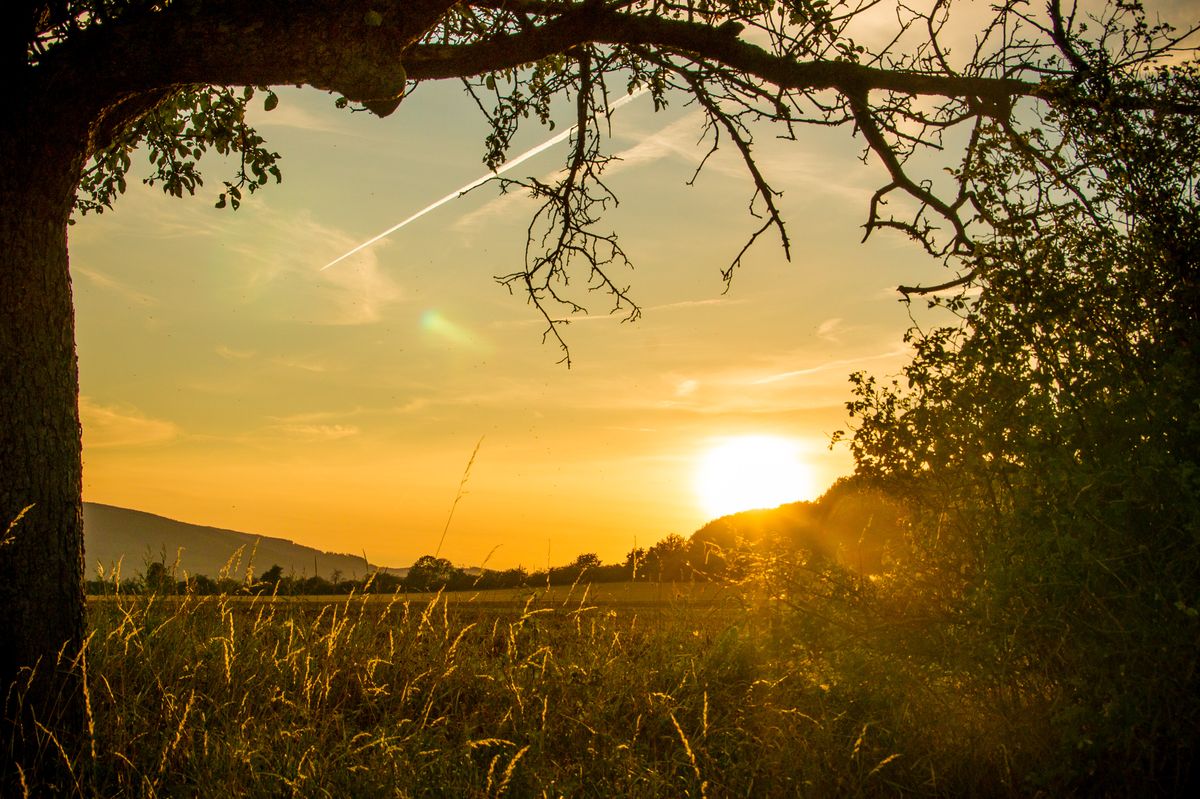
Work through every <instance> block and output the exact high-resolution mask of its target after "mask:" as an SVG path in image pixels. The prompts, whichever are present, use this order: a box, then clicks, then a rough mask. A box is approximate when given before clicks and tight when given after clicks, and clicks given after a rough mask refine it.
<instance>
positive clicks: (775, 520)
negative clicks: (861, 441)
mask: <svg viewBox="0 0 1200 799" xmlns="http://www.w3.org/2000/svg"><path fill="white" fill-rule="evenodd" d="M902 531H903V528H902V523H901V515H900V510H899V508H898V507H897V506H896V505H895V504H894V503H892V502H891V501H889V500H888V499H887V498H886V497H884V496H883V494H881V493H879V492H878V491H875V490H872V489H867V488H862V487H859V486H855V485H854V484H853V483H851V482H849V481H846V480H840V481H838V482H837V483H835V484H834V485H833V487H831V488H830V489H829V490H828V491H826V492H825V494H824V495H823V496H822V497H821V498H820V499H818V500H816V501H815V502H792V503H790V504H787V505H780V506H779V507H778V508H771V509H768V510H748V511H742V512H741V513H733V514H730V515H728V516H722V517H721V518H719V519H714V520H713V521H711V522H709V523H708V524H706V525H704V526H703V527H701V528H700V529H699V530H697V531H696V532H695V533H694V534H693V535H692V538H691V541H692V542H693V543H707V544H712V545H715V546H716V547H718V548H720V549H722V550H727V551H728V550H736V549H739V548H744V549H750V550H766V549H769V548H777V547H781V546H782V547H784V548H790V549H805V550H808V551H810V552H812V553H814V554H816V555H818V556H822V557H825V558H829V559H831V560H836V561H837V562H838V563H841V564H842V565H843V566H845V567H847V568H849V569H853V570H854V571H857V572H859V573H860V574H874V573H878V572H879V571H881V569H882V564H883V557H884V552H885V550H886V548H887V547H888V545H889V544H898V543H899V542H900V541H901V540H902V537H903V536H902Z"/></svg>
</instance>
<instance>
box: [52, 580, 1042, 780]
mask: <svg viewBox="0 0 1200 799" xmlns="http://www.w3.org/2000/svg"><path fill="white" fill-rule="evenodd" d="M830 574H832V572H831V573H830ZM828 576H829V575H828V574H827V575H825V577H822V578H820V579H817V580H816V583H823V582H825V581H826V578H827V577H828ZM847 579H849V580H851V581H852V582H855V583H858V582H859V581H858V580H857V578H850V577H847ZM680 588H682V587H680ZM641 590H643V591H645V590H647V589H646V588H642V589H641ZM689 594H690V592H689V591H688V590H681V591H679V592H678V593H677V595H676V596H675V598H674V599H673V600H672V601H669V602H663V603H660V604H658V605H657V607H653V608H646V607H642V608H638V609H631V608H629V607H627V606H623V605H620V604H613V603H611V602H597V603H593V602H592V601H591V599H590V597H589V595H588V592H587V590H586V588H585V587H584V586H578V587H577V592H576V593H574V594H569V593H568V592H565V591H560V592H559V593H558V594H557V595H554V596H552V597H544V596H543V597H539V596H532V595H531V596H529V597H527V598H526V599H525V601H524V602H520V601H515V598H510V600H509V601H508V603H507V604H505V605H503V606H497V605H496V604H495V603H478V604H477V603H473V602H471V601H460V602H448V601H447V600H446V598H445V597H439V596H434V597H433V598H432V599H428V598H427V599H423V600H421V601H409V602H406V601H402V600H401V599H399V598H393V599H391V600H388V599H384V598H381V597H378V596H376V597H364V596H354V597H349V598H346V599H345V600H342V601H340V602H326V603H320V602H311V601H302V600H300V601H295V600H283V599H279V598H270V597H254V596H250V597H231V596H195V595H188V596H183V597H162V596H156V595H150V596H124V595H120V596H117V597H113V598H108V599H104V600H96V601H93V603H92V608H91V619H92V631H91V636H90V638H89V642H88V646H87V650H86V669H87V683H88V688H89V692H88V704H87V707H88V713H89V717H88V725H87V726H88V730H89V735H88V739H87V740H86V741H85V742H84V745H83V746H82V751H73V752H65V751H62V750H61V749H59V748H57V747H56V745H55V743H54V742H53V741H50V740H47V741H46V742H45V746H44V747H43V752H44V756H45V757H48V758H59V759H61V760H62V761H63V762H64V763H68V764H69V768H68V769H65V770H63V772H62V773H63V774H64V782H65V783H66V784H63V785H60V786H58V790H59V791H61V792H63V793H77V794H81V795H89V796H91V795H95V796H177V795H205V794H211V792H212V791H213V790H215V786H220V792H221V794H222V795H237V796H356V797H370V796H501V795H509V796H543V795H544V796H585V795H594V796H645V797H651V796H751V795H753V796H797V795H818V796H819V795H864V794H871V795H873V794H879V793H889V792H895V791H897V790H899V789H900V788H901V787H902V786H907V787H909V788H919V789H921V790H922V791H924V792H930V793H942V794H946V795H951V794H961V793H963V792H973V793H988V794H991V793H1014V794H1015V793H1022V792H1023V791H1024V790H1025V788H1026V787H1028V786H1026V785H1025V784H1023V783H1022V782H1021V779H1022V778H1021V777H1020V776H1014V775H1013V772H1012V771H1011V766H1012V763H1011V759H1012V757H1013V754H1014V753H1013V748H1012V747H1013V740H1012V739H1011V738H1010V737H1005V736H1002V735H1000V732H1001V729H1002V727H1001V725H1000V721H1001V720H1000V719H997V718H993V716H995V713H994V712H991V711H988V710H987V709H986V706H985V704H984V703H983V702H981V701H977V700H979V699H982V697H972V696H971V695H970V694H967V695H964V693H963V691H962V686H961V685H959V684H956V683H955V682H954V681H953V679H951V678H950V677H949V676H946V677H945V678H944V679H939V680H932V681H931V680H929V679H927V678H926V675H924V674H919V673H917V672H914V671H913V670H912V669H911V668H908V667H905V666H904V665H903V664H902V662H901V661H900V660H894V661H890V662H885V661H880V660H873V659H872V658H868V657H866V652H867V650H866V649H865V648H864V647H865V646H866V645H867V643H868V642H867V641H862V642H860V644H859V645H857V646H853V647H850V648H846V647H845V646H844V644H846V643H847V642H848V641H849V640H850V638H849V637H847V638H846V639H845V640H842V641H841V642H840V643H839V646H837V647H836V648H835V647H832V644H833V640H832V639H831V638H830V637H829V633H828V631H826V632H824V633H822V634H820V635H816V636H814V635H813V633H814V632H815V630H813V629H806V630H803V634H801V628H798V627H797V626H796V625H794V624H793V623H792V622H793V621H794V618H793V613H792V612H791V611H790V610H789V609H788V608H787V607H786V606H785V605H781V604H779V603H777V602H768V601H765V600H764V598H763V594H761V593H760V592H759V591H758V590H751V589H750V588H749V587H748V586H743V587H741V588H740V589H735V588H733V587H729V588H726V589H723V590H722V591H720V592H718V593H713V592H712V591H711V589H710V590H709V591H708V593H706V594H705V595H704V596H703V598H701V599H700V601H695V602H693V601H691V597H690V595H689ZM39 793H41V791H33V795H38V794H39Z"/></svg>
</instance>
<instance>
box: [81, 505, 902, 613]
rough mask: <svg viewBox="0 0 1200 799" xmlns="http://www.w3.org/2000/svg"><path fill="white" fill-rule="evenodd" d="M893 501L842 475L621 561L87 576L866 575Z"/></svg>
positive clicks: (497, 578) (380, 579)
mask: <svg viewBox="0 0 1200 799" xmlns="http://www.w3.org/2000/svg"><path fill="white" fill-rule="evenodd" d="M899 525H900V522H899V517H898V513H897V511H896V509H895V506H894V505H893V504H892V503H890V502H888V501H887V500H886V499H885V498H883V497H882V496H880V495H879V494H877V493H873V492H868V491H865V490H863V489H861V488H857V487H854V486H852V485H851V484H849V483H847V482H845V481H842V482H839V483H837V484H835V485H834V486H833V487H832V488H830V490H829V491H828V492H826V494H825V495H824V496H822V497H821V498H820V499H819V500H817V501H815V502H796V503H792V504H789V505H782V506H780V507H778V508H774V509H771V510H755V511H744V512H742V513H735V514H732V515H730V516H725V517H722V518H720V519H717V520H715V521H712V522H709V523H708V524H707V525H705V526H704V527H702V528H700V529H699V530H697V531H696V532H695V533H694V534H693V535H692V536H691V537H690V538H684V537H683V536H680V535H674V534H672V535H668V536H667V537H665V538H663V539H662V540H661V541H659V542H658V543H657V544H654V545H653V546H651V547H649V548H642V547H635V548H634V549H632V550H630V551H629V552H628V553H627V554H626V555H625V558H624V560H623V561H621V562H618V563H604V562H603V561H601V559H600V557H599V556H598V555H596V554H595V553H592V552H588V553H584V554H582V555H579V556H578V557H577V558H575V559H574V560H573V561H571V562H570V563H568V564H566V565H563V566H554V567H551V568H550V569H549V570H546V569H540V570H535V571H529V570H527V569H525V568H522V567H520V566H517V567H515V568H511V569H463V568H460V567H458V566H455V565H454V564H453V563H451V562H450V561H449V560H447V559H446V558H441V557H436V556H434V555H422V556H421V557H420V558H417V560H416V562H415V563H413V565H412V566H411V567H410V568H409V569H408V572H407V574H405V575H399V574H393V573H391V572H389V571H387V570H380V571H377V572H374V573H372V574H370V575H367V576H365V577H357V576H353V577H345V576H344V575H342V574H341V573H339V572H337V571H334V572H333V573H331V574H330V575H329V576H328V577H324V576H319V575H317V576H306V575H296V574H286V573H284V570H283V567H281V566H278V565H273V566H271V567H270V568H269V569H267V570H266V571H264V572H262V574H260V575H258V576H257V577H255V576H254V575H253V574H252V573H251V574H248V575H247V576H246V577H245V578H244V579H241V580H237V579H233V578H231V577H228V576H222V577H218V578H215V579H214V578H211V577H208V576H205V575H186V576H181V575H179V574H178V573H177V572H176V570H175V569H174V568H173V567H172V566H171V565H170V564H167V563H166V562H163V561H159V562H152V563H150V564H148V566H147V567H146V570H145V572H144V573H143V574H141V575H139V576H138V577H135V578H127V579H124V580H119V581H118V580H116V579H107V580H104V579H98V580H89V581H88V583H87V591H88V593H89V594H91V595H110V594H114V593H117V592H120V593H127V594H137V593H155V594H184V593H193V594H235V593H258V594H277V595H280V596H306V595H328V594H350V593H352V592H353V593H376V594H391V593H396V592H412V593H425V592H432V591H439V590H445V591H467V590H487V589H493V588H522V587H536V586H541V585H570V584H572V583H576V582H589V583H615V582H628V581H643V580H644V581H652V582H703V581H708V580H737V579H740V578H742V577H745V576H746V575H747V574H748V573H749V572H750V571H751V570H754V569H760V568H762V566H763V563H764V558H779V557H783V558H788V557H789V556H790V555H795V554H797V553H803V558H804V559H805V560H807V559H808V558H811V557H816V558H819V559H824V560H829V561H837V562H840V563H841V564H842V565H843V566H845V567H846V568H849V569H851V570H854V571H857V572H859V573H860V574H868V573H872V572H875V571H878V569H879V568H880V564H881V563H882V560H883V557H884V552H885V549H886V547H887V546H888V544H889V543H890V542H892V541H894V540H895V539H897V538H898V533H899V529H900V527H899Z"/></svg>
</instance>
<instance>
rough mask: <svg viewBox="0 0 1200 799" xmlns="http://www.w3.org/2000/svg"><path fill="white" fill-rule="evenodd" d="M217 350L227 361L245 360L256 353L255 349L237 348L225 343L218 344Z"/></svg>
mask: <svg viewBox="0 0 1200 799" xmlns="http://www.w3.org/2000/svg"><path fill="white" fill-rule="evenodd" d="M215 352H216V353H217V355H220V356H221V357H222V358H224V359H225V360H227V361H245V360H249V359H250V358H253V357H254V355H255V353H254V350H236V349H234V348H233V347H227V346H225V345H224V344H220V345H218V346H217V348H216V350H215Z"/></svg>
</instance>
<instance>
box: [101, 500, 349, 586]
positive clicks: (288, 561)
mask: <svg viewBox="0 0 1200 799" xmlns="http://www.w3.org/2000/svg"><path fill="white" fill-rule="evenodd" d="M83 538H84V558H85V568H84V573H85V576H86V577H88V578H89V579H90V578H93V577H95V576H96V571H97V566H98V565H103V567H104V570H105V572H109V571H111V570H112V569H113V568H114V567H115V566H116V565H117V564H118V563H120V564H121V573H122V574H123V575H124V576H127V577H133V576H136V575H138V574H140V573H142V572H144V571H145V570H146V566H147V564H148V563H151V562H153V561H158V560H163V561H165V562H166V563H167V565H170V564H172V563H174V562H175V559H176V557H178V559H179V564H178V572H179V574H181V575H182V574H183V572H187V573H188V574H204V575H208V576H209V577H216V576H218V575H219V574H221V573H222V571H225V572H226V573H227V574H228V575H229V576H230V577H232V578H234V579H241V578H242V577H244V576H245V574H246V570H247V569H248V568H249V569H251V570H253V572H254V574H255V575H258V574H261V573H262V572H264V571H266V570H267V569H268V568H270V567H271V566H273V565H275V564H279V565H280V566H282V567H283V571H284V574H291V573H294V574H297V575H314V574H316V575H320V576H322V577H326V578H328V577H330V576H331V575H332V574H333V573H334V571H337V572H340V573H341V574H342V575H343V576H344V577H347V578H352V577H364V576H366V575H367V574H368V573H369V572H370V571H372V570H373V567H372V566H371V565H370V564H368V563H367V561H366V559H365V558H363V557H361V556H357V555H342V554H335V553H330V552H323V551H321V550H319V549H313V548H312V547H306V546H302V545H300V544H297V543H295V542H293V541H288V540H286V539H283V538H272V537H269V536H262V535H253V534H251V533H242V532H238V531H236V530H223V529H221V528H218V527H203V526H201V525H197V524H187V523H186V522H179V521H175V520H174V519H168V518H166V517H164V516H156V515H154V514H153V513H145V512H143V511H137V510H129V509H128V508H118V507H115V506H113V505H101V504H98V503H95V502H85V503H83Z"/></svg>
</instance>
